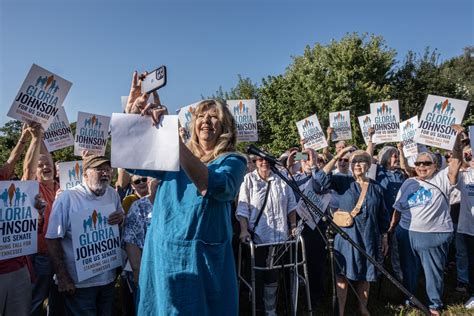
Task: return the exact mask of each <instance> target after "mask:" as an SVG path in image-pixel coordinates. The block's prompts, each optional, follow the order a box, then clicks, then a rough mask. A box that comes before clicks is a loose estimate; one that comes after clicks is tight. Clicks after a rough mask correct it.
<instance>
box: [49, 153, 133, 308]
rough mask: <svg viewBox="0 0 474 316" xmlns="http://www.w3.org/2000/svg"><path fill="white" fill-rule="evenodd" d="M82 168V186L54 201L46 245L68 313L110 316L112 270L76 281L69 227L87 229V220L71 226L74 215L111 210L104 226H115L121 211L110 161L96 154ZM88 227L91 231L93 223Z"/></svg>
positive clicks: (112, 295)
mask: <svg viewBox="0 0 474 316" xmlns="http://www.w3.org/2000/svg"><path fill="white" fill-rule="evenodd" d="M83 168H84V179H83V183H81V184H79V185H77V186H75V187H74V188H72V189H70V190H66V191H64V192H63V193H62V194H61V195H60V196H59V197H58V198H57V199H56V201H55V202H54V205H53V210H52V213H51V217H50V220H49V225H48V230H47V233H46V242H47V245H48V250H49V254H50V257H51V259H52V261H53V266H54V270H55V273H56V282H57V284H58V290H59V292H62V293H64V294H65V305H66V310H67V312H68V314H70V315H79V314H90V315H111V314H112V307H113V300H114V280H115V276H116V273H115V270H114V269H112V270H105V271H104V272H101V273H99V274H96V275H95V276H93V277H91V278H89V279H85V280H82V281H79V280H78V275H77V271H76V266H75V254H74V249H73V241H72V227H71V226H72V225H74V229H81V230H82V229H84V230H86V229H87V228H88V226H86V224H85V223H86V221H84V226H83V223H82V222H81V223H72V222H71V217H72V214H73V213H77V212H91V210H96V211H97V212H100V211H101V210H106V209H107V210H109V209H110V208H113V212H112V213H111V214H110V215H109V216H108V219H107V223H108V225H117V224H120V223H122V221H123V218H124V215H123V209H122V206H121V203H120V197H119V195H118V193H117V192H116V191H115V190H114V189H113V188H112V187H111V186H110V181H111V177H112V168H111V166H110V160H109V159H108V158H107V157H104V156H98V155H90V156H85V157H84V160H83ZM102 218H103V217H102ZM94 224H96V222H95V221H94ZM76 225H77V226H76ZM94 226H96V225H94ZM98 227H100V222H99V226H98ZM90 228H91V229H92V224H91V225H90Z"/></svg>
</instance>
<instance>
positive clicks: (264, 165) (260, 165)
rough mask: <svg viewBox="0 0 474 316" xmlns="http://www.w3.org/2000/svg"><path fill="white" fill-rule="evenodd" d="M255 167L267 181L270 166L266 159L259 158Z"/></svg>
mask: <svg viewBox="0 0 474 316" xmlns="http://www.w3.org/2000/svg"><path fill="white" fill-rule="evenodd" d="M255 165H256V167H257V172H258V174H259V175H260V177H262V178H263V179H266V178H267V176H268V175H269V174H270V164H269V163H268V161H266V160H265V159H262V158H260V157H257V158H256V159H255Z"/></svg>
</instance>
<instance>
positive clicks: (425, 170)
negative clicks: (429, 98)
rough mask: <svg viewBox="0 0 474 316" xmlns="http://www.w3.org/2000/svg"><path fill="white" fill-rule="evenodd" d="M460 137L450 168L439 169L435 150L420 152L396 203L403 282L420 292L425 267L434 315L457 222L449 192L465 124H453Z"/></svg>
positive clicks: (456, 167)
mask: <svg viewBox="0 0 474 316" xmlns="http://www.w3.org/2000/svg"><path fill="white" fill-rule="evenodd" d="M453 129H454V130H456V132H457V133H458V136H457V137H456V142H455V144H454V149H453V158H452V159H451V162H450V164H449V167H448V168H446V169H443V170H441V171H439V169H438V167H437V166H438V165H437V160H436V156H435V155H434V154H433V153H431V152H423V153H420V154H418V156H417V158H416V161H415V171H416V174H417V176H416V177H414V178H410V179H408V180H407V181H405V182H404V183H403V185H402V186H401V188H400V190H399V192H398V195H397V198H396V202H395V204H394V206H393V207H394V208H395V213H394V219H395V220H394V222H393V223H392V227H391V228H390V230H393V228H394V227H393V226H394V225H396V223H397V222H399V224H400V225H399V226H398V227H397V230H396V235H397V240H398V245H399V251H400V263H401V268H402V272H403V283H404V285H405V287H406V288H407V289H408V290H409V291H410V292H411V293H416V290H417V284H418V275H419V272H420V270H421V269H423V271H424V274H425V280H426V292H427V294H428V299H429V308H430V311H431V314H432V315H440V312H439V310H440V309H441V308H442V307H443V303H442V301H441V296H442V294H443V286H444V282H443V272H444V267H445V264H446V259H447V255H448V249H449V243H450V242H451V239H452V235H453V223H452V220H451V216H450V214H449V198H448V197H449V195H450V193H451V191H452V190H453V189H454V187H455V185H456V183H457V178H458V173H459V169H460V167H461V161H462V153H461V148H460V136H459V133H460V132H461V131H462V127H460V126H459V125H453Z"/></svg>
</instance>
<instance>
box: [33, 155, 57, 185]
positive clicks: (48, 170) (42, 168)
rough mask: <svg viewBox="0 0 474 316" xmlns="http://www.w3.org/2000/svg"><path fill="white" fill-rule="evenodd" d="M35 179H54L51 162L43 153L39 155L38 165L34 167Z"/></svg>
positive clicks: (42, 180) (43, 180) (44, 180)
mask: <svg viewBox="0 0 474 316" xmlns="http://www.w3.org/2000/svg"><path fill="white" fill-rule="evenodd" d="M36 179H38V181H39V182H41V183H44V182H48V181H52V180H53V179H54V166H53V162H52V161H51V159H49V158H48V157H47V156H45V155H40V156H39V159H38V167H37V168H36Z"/></svg>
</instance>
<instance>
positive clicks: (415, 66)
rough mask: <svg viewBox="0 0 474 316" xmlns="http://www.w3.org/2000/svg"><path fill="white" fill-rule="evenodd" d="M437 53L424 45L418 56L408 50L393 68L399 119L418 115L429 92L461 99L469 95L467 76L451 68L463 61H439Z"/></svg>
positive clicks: (456, 66)
mask: <svg viewBox="0 0 474 316" xmlns="http://www.w3.org/2000/svg"><path fill="white" fill-rule="evenodd" d="M439 57H440V56H439V54H438V53H437V51H436V49H435V50H430V49H429V48H426V49H425V52H424V53H423V54H422V55H421V56H420V55H417V54H416V53H414V52H412V51H409V52H408V53H407V56H406V57H405V61H404V63H403V64H402V65H401V66H400V67H399V68H398V69H396V71H395V72H394V75H393V77H392V91H393V92H392V94H393V96H394V98H395V99H398V100H399V101H400V116H401V120H405V119H408V118H410V117H412V116H415V115H418V116H419V115H421V112H422V111H423V107H424V104H425V101H426V98H427V96H428V94H434V95H440V96H445V97H451V98H458V99H463V100H469V99H470V98H472V96H471V95H470V93H469V90H468V89H467V86H466V84H465V80H466V78H465V77H463V76H460V75H459V73H455V72H454V70H455V69H458V68H460V65H464V64H463V63H459V61H460V60H459V57H456V58H454V59H452V60H450V61H447V62H446V63H444V64H440V63H439ZM462 59H464V58H462ZM471 66H472V65H471ZM461 68H462V67H461ZM471 77H472V75H471ZM465 117H466V116H465ZM464 121H465V122H466V120H464Z"/></svg>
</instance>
